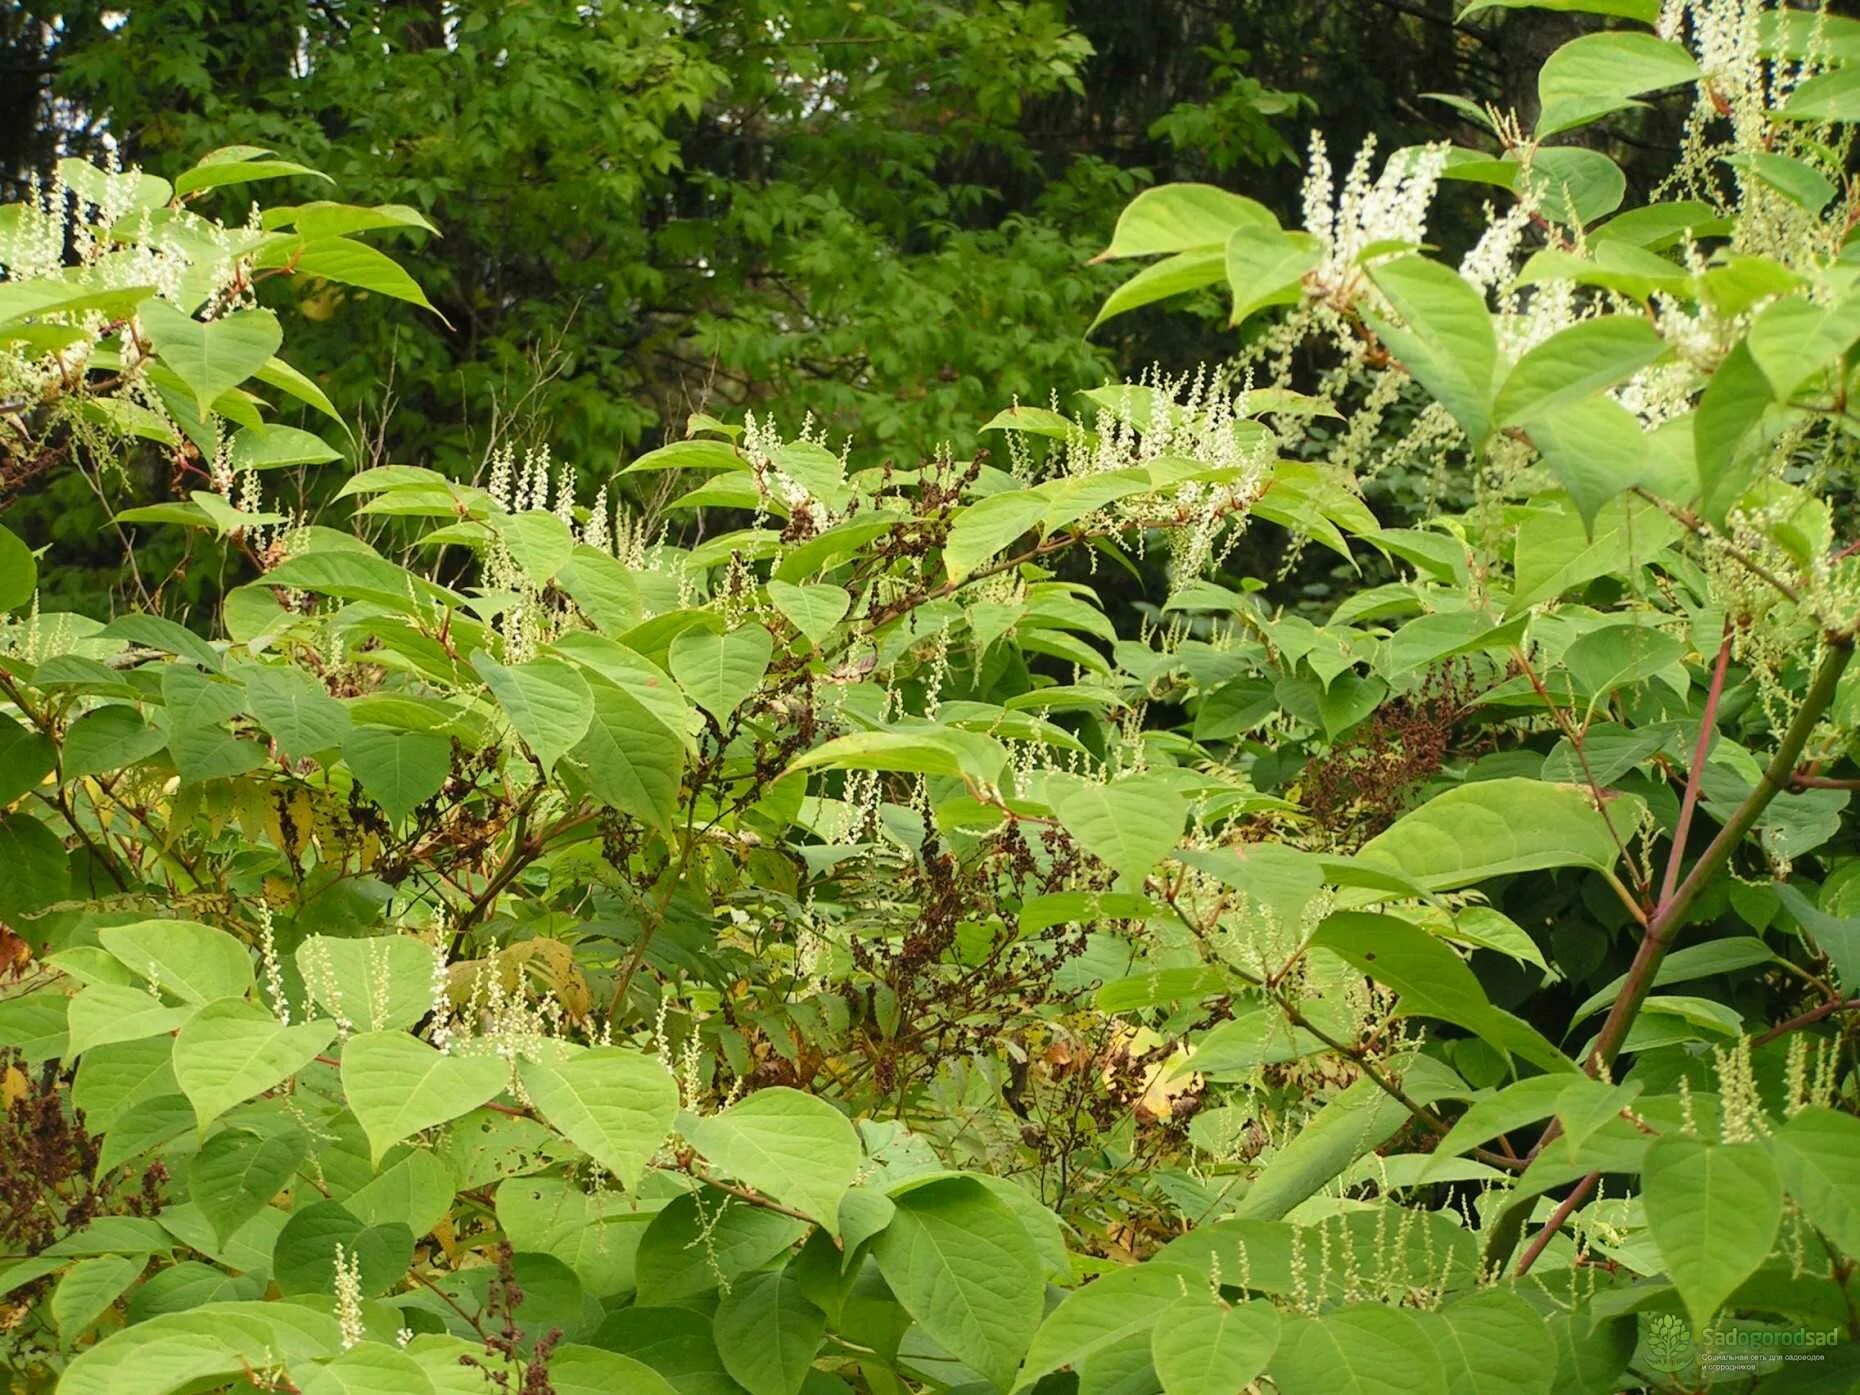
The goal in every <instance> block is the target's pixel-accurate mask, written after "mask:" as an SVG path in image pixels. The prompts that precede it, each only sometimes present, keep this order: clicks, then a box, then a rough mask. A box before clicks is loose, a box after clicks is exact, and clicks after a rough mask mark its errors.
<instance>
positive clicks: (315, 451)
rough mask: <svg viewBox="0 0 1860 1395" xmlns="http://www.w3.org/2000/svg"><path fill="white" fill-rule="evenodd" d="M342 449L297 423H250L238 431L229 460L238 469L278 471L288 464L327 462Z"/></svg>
mask: <svg viewBox="0 0 1860 1395" xmlns="http://www.w3.org/2000/svg"><path fill="white" fill-rule="evenodd" d="M340 459H342V452H341V451H338V450H334V449H332V448H331V447H330V444H329V443H328V442H327V441H325V440H324V439H323V438H322V437H321V436H318V435H317V434H316V433H315V432H311V431H304V430H301V429H299V428H298V427H295V426H248V427H246V428H245V429H244V430H242V431H238V432H235V433H234V435H233V438H232V444H231V445H230V446H229V447H228V448H227V452H226V461H227V464H229V465H230V466H231V467H232V468H233V469H234V470H235V471H239V470H276V469H281V468H283V467H284V466H286V465H326V464H328V463H329V462H330V461H332V460H340Z"/></svg>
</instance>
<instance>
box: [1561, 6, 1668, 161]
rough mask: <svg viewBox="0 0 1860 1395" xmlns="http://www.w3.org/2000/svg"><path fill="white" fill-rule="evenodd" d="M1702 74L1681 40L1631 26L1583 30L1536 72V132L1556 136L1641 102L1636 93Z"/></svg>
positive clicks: (1655, 89) (1657, 88)
mask: <svg viewBox="0 0 1860 1395" xmlns="http://www.w3.org/2000/svg"><path fill="white" fill-rule="evenodd" d="M1700 76H1701V74H1700V73H1699V69H1698V64H1696V63H1694V62H1693V61H1692V55H1691V54H1690V53H1688V52H1687V51H1686V49H1685V46H1684V45H1683V44H1677V43H1672V42H1669V41H1668V40H1665V39H1660V38H1656V37H1655V36H1654V35H1652V34H1642V33H1636V32H1633V31H1630V30H1611V31H1609V32H1608V33H1605V34H1585V35H1584V36H1583V37H1581V38H1579V39H1573V40H1571V41H1570V42H1569V43H1566V44H1564V45H1563V46H1562V47H1561V48H1559V49H1558V50H1557V51H1556V52H1555V53H1553V54H1551V55H1550V57H1549V58H1548V59H1547V60H1545V62H1544V65H1543V67H1542V68H1541V69H1540V70H1539V71H1538V74H1537V99H1538V102H1539V103H1540V105H1541V107H1542V111H1541V112H1540V113H1539V115H1538V118H1537V134H1538V136H1539V137H1540V138H1541V137H1543V136H1548V135H1554V134H1555V133H1556V132H1558V131H1567V130H1569V129H1570V128H1571V127H1574V126H1582V125H1586V124H1587V123H1588V122H1591V121H1594V120H1595V119H1596V118H1597V117H1601V116H1606V115H1608V114H1609V113H1610V112H1615V111H1621V110H1623V109H1624V108H1627V107H1633V106H1639V105H1640V103H1638V102H1636V101H1634V100H1633V98H1635V97H1638V96H1640V95H1641V94H1642V93H1646V92H1658V91H1659V90H1660V89H1662V88H1665V87H1676V86H1678V85H1679V84H1680V83H1686V82H1696V81H1697V80H1698V79H1699V77H1700Z"/></svg>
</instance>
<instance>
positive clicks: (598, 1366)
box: [549, 1346, 682, 1395]
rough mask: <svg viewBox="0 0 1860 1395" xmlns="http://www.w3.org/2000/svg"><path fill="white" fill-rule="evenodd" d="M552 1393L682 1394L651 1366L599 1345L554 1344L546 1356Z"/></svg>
mask: <svg viewBox="0 0 1860 1395" xmlns="http://www.w3.org/2000/svg"><path fill="white" fill-rule="evenodd" d="M549 1384H550V1387H551V1388H552V1389H553V1390H554V1391H555V1395H618V1392H625V1395H682V1392H681V1390H680V1388H679V1387H677V1386H674V1385H673V1384H672V1383H671V1382H669V1381H668V1380H666V1379H665V1377H664V1376H662V1375H660V1374H659V1373H658V1372H657V1371H655V1370H653V1369H652V1367H650V1366H648V1365H646V1364H645V1363H644V1362H640V1361H635V1360H633V1358H632V1357H630V1356H622V1355H620V1354H619V1353H618V1352H612V1351H602V1350H601V1349H600V1348H599V1347H580V1346H565V1347H557V1348H556V1349H555V1351H554V1352H553V1353H552V1354H551V1355H550V1357H549Z"/></svg>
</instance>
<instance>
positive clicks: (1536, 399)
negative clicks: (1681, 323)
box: [1493, 315, 1666, 426]
mask: <svg viewBox="0 0 1860 1395" xmlns="http://www.w3.org/2000/svg"><path fill="white" fill-rule="evenodd" d="M1665 352H1666V343H1665V341H1664V340H1662V339H1661V338H1660V336H1659V335H1658V334H1657V333H1655V332H1654V329H1653V326H1652V324H1651V323H1649V322H1648V321H1647V320H1646V319H1644V318H1642V317H1640V316H1637V315H1603V316H1601V317H1600V318H1598V319H1592V320H1581V321H1578V322H1577V323H1576V324H1573V325H1571V326H1570V327H1569V328H1568V329H1564V330H1560V331H1558V332H1557V333H1555V334H1553V335H1551V336H1550V337H1549V338H1548V339H1546V340H1544V342H1543V343H1541V344H1538V345H1537V346H1536V347H1534V348H1533V349H1531V350H1530V352H1528V353H1527V354H1525V355H1524V357H1523V358H1521V359H1519V360H1518V363H1517V366H1516V367H1515V368H1513V369H1512V370H1511V372H1510V373H1509V374H1508V375H1507V376H1506V378H1505V383H1504V386H1503V387H1501V388H1499V390H1498V402H1497V405H1496V406H1495V408H1494V409H1493V415H1494V418H1495V420H1496V421H1497V423H1498V425H1500V426H1513V425H1516V424H1518V423H1519V422H1525V423H1528V422H1530V421H1532V420H1534V419H1535V418H1537V417H1540V416H1543V415H1545V414H1548V413H1553V412H1555V411H1557V410H1558V409H1559V408H1561V407H1565V406H1568V405H1570V404H1571V403H1574V402H1578V401H1581V400H1582V399H1584V398H1587V397H1589V396H1591V395H1592V394H1594V393H1597V392H1601V391H1602V390H1603V389H1605V388H1611V387H1614V386H1615V385H1616V384H1617V383H1620V382H1623V381H1625V380H1626V379H1628V378H1629V377H1631V376H1633V375H1634V374H1635V373H1637V372H1639V371H1640V370H1641V369H1642V368H1645V367H1646V366H1647V365H1648V364H1650V363H1652V362H1653V361H1654V360H1655V359H1657V358H1659V357H1660V356H1661V355H1662V354H1663V353H1665Z"/></svg>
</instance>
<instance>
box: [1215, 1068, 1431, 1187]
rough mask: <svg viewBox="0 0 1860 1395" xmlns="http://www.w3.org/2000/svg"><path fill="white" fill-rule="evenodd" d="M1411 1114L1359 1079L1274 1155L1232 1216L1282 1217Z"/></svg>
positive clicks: (1378, 1089) (1375, 1145)
mask: <svg viewBox="0 0 1860 1395" xmlns="http://www.w3.org/2000/svg"><path fill="white" fill-rule="evenodd" d="M1408 1117H1409V1116H1408V1111H1407V1110H1406V1109H1405V1108H1404V1107H1403V1106H1402V1105H1401V1104H1400V1103H1399V1102H1398V1101H1396V1100H1394V1099H1392V1098H1390V1097H1389V1096H1388V1095H1387V1094H1385V1093H1384V1092H1383V1090H1382V1088H1381V1087H1380V1086H1378V1085H1377V1084H1376V1083H1375V1082H1374V1081H1373V1080H1358V1081H1357V1082H1356V1083H1355V1084H1353V1085H1350V1086H1349V1087H1347V1088H1346V1089H1345V1090H1344V1091H1343V1092H1342V1093H1341V1094H1338V1095H1337V1096H1335V1097H1334V1098H1333V1099H1331V1100H1330V1102H1329V1103H1327V1104H1326V1105H1325V1106H1324V1107H1323V1108H1322V1109H1320V1110H1318V1112H1317V1113H1316V1114H1315V1115H1313V1116H1312V1118H1311V1120H1310V1121H1309V1122H1308V1123H1306V1124H1305V1126H1304V1127H1303V1128H1302V1129H1300V1130H1299V1131H1298V1132H1297V1133H1296V1134H1295V1135H1294V1136H1293V1137H1292V1141H1291V1142H1290V1143H1287V1144H1286V1145H1285V1146H1284V1147H1283V1148H1281V1149H1279V1151H1278V1152H1276V1153H1274V1154H1273V1155H1272V1157H1271V1159H1270V1160H1268V1162H1267V1163H1266V1166H1265V1168H1264V1170H1263V1171H1262V1172H1261V1173H1260V1174H1259V1176H1258V1177H1256V1178H1254V1179H1253V1185H1252V1186H1251V1187H1250V1188H1249V1189H1248V1190H1247V1193H1246V1195H1245V1196H1243V1197H1242V1198H1241V1199H1240V1204H1239V1205H1238V1206H1237V1207H1235V1208H1234V1212H1233V1214H1234V1215H1235V1216H1237V1217H1239V1218H1241V1219H1243V1220H1260V1221H1276V1220H1279V1219H1280V1218H1281V1217H1283V1216H1284V1215H1285V1213H1286V1212H1288V1211H1290V1210H1291V1209H1292V1208H1293V1207H1294V1206H1296V1205H1297V1204H1298V1203H1299V1202H1301V1201H1303V1200H1304V1199H1305V1198H1306V1197H1309V1196H1312V1195H1315V1194H1316V1193H1317V1192H1318V1191H1319V1190H1320V1189H1321V1188H1323V1187H1324V1186H1326V1185H1327V1184H1328V1183H1329V1182H1330V1181H1331V1179H1332V1178H1334V1177H1337V1176H1339V1175H1340V1174H1341V1173H1342V1172H1343V1170H1344V1169H1345V1168H1347V1167H1349V1165H1350V1164H1351V1163H1353V1162H1355V1161H1356V1160H1357V1159H1358V1158H1360V1157H1362V1156H1363V1154H1365V1153H1367V1152H1369V1151H1370V1150H1372V1149H1374V1148H1378V1147H1380V1146H1381V1145H1382V1144H1384V1143H1386V1142H1387V1141H1388V1139H1389V1137H1390V1136H1391V1135H1392V1134H1393V1133H1394V1132H1395V1130H1396V1129H1398V1128H1400V1127H1401V1126H1402V1125H1403V1124H1404V1123H1406V1122H1407V1121H1408Z"/></svg>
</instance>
